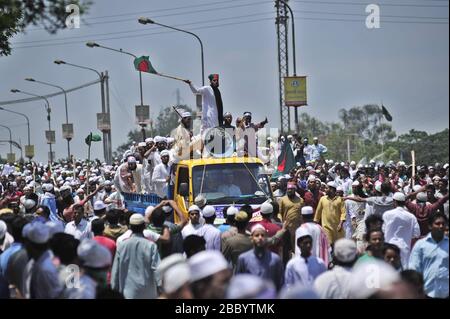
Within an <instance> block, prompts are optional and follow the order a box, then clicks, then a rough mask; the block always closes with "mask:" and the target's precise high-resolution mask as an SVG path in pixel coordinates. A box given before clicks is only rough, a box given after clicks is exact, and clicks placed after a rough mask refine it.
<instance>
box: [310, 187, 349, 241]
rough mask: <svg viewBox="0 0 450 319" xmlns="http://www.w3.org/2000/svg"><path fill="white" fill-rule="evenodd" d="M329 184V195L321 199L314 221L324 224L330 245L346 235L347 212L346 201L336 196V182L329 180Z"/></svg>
mask: <svg viewBox="0 0 450 319" xmlns="http://www.w3.org/2000/svg"><path fill="white" fill-rule="evenodd" d="M327 186H328V190H327V196H323V197H322V198H321V199H320V201H319V204H318V205H317V209H316V215H315V217H314V221H315V222H317V223H320V224H321V225H322V227H323V228H324V230H325V233H326V234H327V237H328V241H329V243H330V245H333V244H334V242H335V241H336V240H338V239H339V238H343V237H344V228H343V226H344V222H345V219H346V212H345V204H344V201H343V200H342V198H341V197H339V196H336V188H337V186H336V184H335V183H334V182H329V183H328V184H327Z"/></svg>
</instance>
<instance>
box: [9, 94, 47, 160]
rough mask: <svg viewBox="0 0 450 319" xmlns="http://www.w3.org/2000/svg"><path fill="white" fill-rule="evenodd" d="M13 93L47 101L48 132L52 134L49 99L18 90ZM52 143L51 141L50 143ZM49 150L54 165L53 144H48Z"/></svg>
mask: <svg viewBox="0 0 450 319" xmlns="http://www.w3.org/2000/svg"><path fill="white" fill-rule="evenodd" d="M11 92H12V93H22V94H25V95H30V96H34V97H38V98H41V99H43V100H45V102H46V104H47V105H46V110H47V121H48V130H49V132H51V130H52V129H51V117H50V113H51V109H50V103H49V102H48V100H47V98H46V97H45V96H42V95H38V94H34V93H29V92H25V91H22V90H18V89H12V90H11ZM50 142H51V141H50ZM48 145H49V148H50V164H52V163H53V148H52V143H48Z"/></svg>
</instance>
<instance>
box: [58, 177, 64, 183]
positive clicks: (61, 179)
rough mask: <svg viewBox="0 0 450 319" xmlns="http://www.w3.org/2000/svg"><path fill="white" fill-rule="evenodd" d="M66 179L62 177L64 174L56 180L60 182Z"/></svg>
mask: <svg viewBox="0 0 450 319" xmlns="http://www.w3.org/2000/svg"><path fill="white" fill-rule="evenodd" d="M63 180H64V179H63V178H62V176H59V177H58V178H57V179H56V181H57V182H60V181H63Z"/></svg>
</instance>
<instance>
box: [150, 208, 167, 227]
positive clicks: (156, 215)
mask: <svg viewBox="0 0 450 319" xmlns="http://www.w3.org/2000/svg"><path fill="white" fill-rule="evenodd" d="M165 220H166V215H165V214H164V211H163V210H162V208H161V207H156V208H155V209H154V210H153V212H152V216H150V222H151V223H152V224H153V225H155V226H156V227H162V225H163V224H164V221H165Z"/></svg>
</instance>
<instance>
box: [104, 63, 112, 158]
mask: <svg viewBox="0 0 450 319" xmlns="http://www.w3.org/2000/svg"><path fill="white" fill-rule="evenodd" d="M105 80H106V81H105V89H106V113H108V117H109V121H110V123H111V122H112V121H111V109H110V107H109V75H108V71H105ZM106 136H107V138H108V142H107V151H108V152H107V154H108V160H105V161H106V163H108V164H112V140H111V125H110V129H109V130H108V132H107V133H106Z"/></svg>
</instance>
